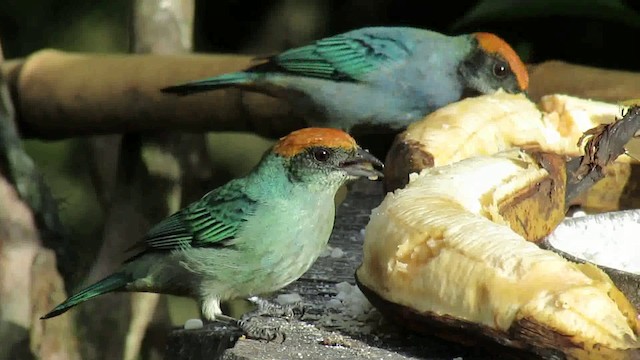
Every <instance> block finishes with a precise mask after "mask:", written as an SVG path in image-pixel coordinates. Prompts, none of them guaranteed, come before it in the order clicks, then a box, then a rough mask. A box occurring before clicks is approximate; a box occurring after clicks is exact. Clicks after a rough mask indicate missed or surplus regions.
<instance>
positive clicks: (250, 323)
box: [237, 317, 287, 343]
mask: <svg viewBox="0 0 640 360" xmlns="http://www.w3.org/2000/svg"><path fill="white" fill-rule="evenodd" d="M254 320H255V317H251V318H246V319H245V318H243V319H241V320H238V323H237V324H238V327H239V328H240V329H241V330H242V331H243V332H244V334H245V337H246V338H247V339H254V340H265V341H267V342H270V341H273V340H276V339H277V338H281V339H282V341H281V342H280V343H283V342H284V341H285V339H286V338H287V336H286V334H285V333H284V332H282V331H281V330H280V327H279V326H270V325H265V324H260V323H258V322H256V321H254Z"/></svg>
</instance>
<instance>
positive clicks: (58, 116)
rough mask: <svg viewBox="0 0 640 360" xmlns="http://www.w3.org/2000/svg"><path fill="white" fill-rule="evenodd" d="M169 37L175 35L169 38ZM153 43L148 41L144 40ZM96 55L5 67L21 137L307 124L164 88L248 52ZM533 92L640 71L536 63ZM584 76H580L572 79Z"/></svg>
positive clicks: (638, 88) (624, 80) (256, 103)
mask: <svg viewBox="0 0 640 360" xmlns="http://www.w3.org/2000/svg"><path fill="white" fill-rule="evenodd" d="M169 39H170V38H169ZM140 46H143V47H148V46H150V45H148V44H147V45H140ZM157 49H158V51H162V52H163V53H165V54H162V55H158V54H145V55H142V54H130V55H125V54H122V55H115V54H111V55H99V54H82V53H67V52H61V51H55V50H42V51H39V52H36V53H34V54H33V55H31V56H29V57H28V58H26V59H24V60H13V61H9V62H7V64H5V65H3V66H2V68H1V70H2V72H3V74H5V75H6V77H7V79H8V81H9V82H10V87H11V89H12V95H13V98H14V100H15V104H16V107H17V113H18V115H19V116H18V119H19V124H20V128H21V131H22V134H23V136H26V137H36V138H43V139H60V138H68V137H74V136H84V135H98V134H115V133H124V132H128V131H175V130H182V131H194V132H201V131H207V130H208V131H245V132H254V133H256V134H259V135H263V136H266V137H278V136H281V135H284V134H286V133H288V132H289V131H291V130H294V129H296V128H299V127H302V126H304V121H303V120H302V119H300V118H299V117H296V116H294V115H293V114H292V113H291V110H290V108H289V107H288V106H287V105H286V104H285V103H284V102H283V101H281V100H277V99H274V98H272V97H269V96H266V95H262V94H257V93H250V92H246V91H240V90H237V89H227V90H218V91H212V92H208V93H204V94H198V95H192V96H187V97H179V96H175V95H171V94H163V93H161V92H160V91H159V90H160V89H161V88H162V87H164V86H167V85H174V84H177V83H180V82H183V81H187V80H194V79H198V78H202V77H207V76H213V75H216V74H222V73H226V72H231V71H237V70H242V69H244V68H246V67H247V66H249V65H250V64H251V61H252V56H248V55H224V54H215V55H202V54H201V55H193V54H180V55H166V50H164V48H163V46H161V45H158V47H157ZM530 69H531V70H530V72H531V81H530V83H531V86H530V89H529V95H530V97H531V98H532V99H534V100H536V99H539V98H540V96H542V95H545V94H551V93H565V94H569V95H573V96H579V97H586V98H593V99H599V100H604V101H619V100H626V99H631V98H640V73H634V72H628V71H617V70H609V69H598V68H593V67H588V66H582V65H576V64H569V63H564V62H559V61H548V62H545V63H541V64H537V65H532V66H531V67H530ZM575 79H580V81H575Z"/></svg>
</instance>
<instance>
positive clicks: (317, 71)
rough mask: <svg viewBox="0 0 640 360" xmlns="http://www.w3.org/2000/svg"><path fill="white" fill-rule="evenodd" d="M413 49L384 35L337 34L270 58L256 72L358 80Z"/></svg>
mask: <svg viewBox="0 0 640 360" xmlns="http://www.w3.org/2000/svg"><path fill="white" fill-rule="evenodd" d="M409 54H410V51H409V49H408V48H407V47H406V46H405V45H404V44H403V43H402V42H401V41H399V40H397V39H394V38H392V37H385V36H383V35H381V34H375V35H374V34H367V33H363V34H351V35H336V36H332V37H329V38H325V39H321V40H318V41H316V42H314V43H313V44H310V45H306V46H303V47H299V48H294V49H291V50H287V51H285V52H283V53H281V54H278V55H275V56H272V57H269V58H267V59H268V62H267V63H266V64H261V65H258V66H256V67H255V68H254V70H256V71H262V70H272V71H273V70H276V71H281V72H286V73H291V74H295V75H298V76H306V77H315V78H321V79H329V80H335V81H358V80H361V79H362V77H363V76H364V75H365V74H367V73H370V72H372V71H374V70H378V69H380V68H383V67H385V66H388V65H390V64H393V63H396V62H397V61H401V60H403V59H404V58H406V57H407V56H409Z"/></svg>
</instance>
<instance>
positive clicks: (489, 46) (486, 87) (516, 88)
mask: <svg viewBox="0 0 640 360" xmlns="http://www.w3.org/2000/svg"><path fill="white" fill-rule="evenodd" d="M471 41H472V43H473V46H472V51H471V52H470V53H469V55H468V56H467V57H466V58H465V59H464V61H463V62H462V63H461V65H460V67H459V69H458V70H459V72H460V75H461V76H462V78H463V80H464V82H465V85H466V88H467V89H466V90H467V91H468V92H471V93H475V95H479V94H489V93H493V92H495V91H496V90H498V89H499V88H502V89H503V90H504V91H506V92H508V93H512V94H516V93H520V92H526V90H527V87H528V86H529V74H528V73H527V68H526V66H525V65H524V63H523V62H522V60H520V57H519V56H518V54H516V52H515V51H514V50H513V49H512V48H511V46H509V44H507V42H506V41H504V40H502V39H501V38H500V37H498V36H497V35H494V34H491V33H486V32H478V33H473V34H471Z"/></svg>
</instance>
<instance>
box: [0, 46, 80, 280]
mask: <svg viewBox="0 0 640 360" xmlns="http://www.w3.org/2000/svg"><path fill="white" fill-rule="evenodd" d="M2 60H3V59H2V51H1V49H0V64H2V62H3V61H2ZM0 167H1V168H2V172H3V174H4V176H6V177H7V178H8V179H9V180H10V181H11V183H12V184H13V186H15V188H16V191H17V192H18V194H19V195H20V198H21V199H22V200H23V201H25V202H26V203H27V204H28V205H29V207H30V208H31V211H33V215H34V217H35V221H36V224H37V226H38V229H39V231H40V236H41V239H42V241H43V244H44V245H45V246H46V247H48V248H51V249H53V250H54V251H55V253H56V256H57V257H58V269H59V271H60V273H61V274H62V276H63V277H64V278H65V280H68V279H70V278H71V276H72V271H73V268H74V266H75V263H76V259H77V255H76V254H75V252H74V251H73V249H72V248H71V246H70V243H69V239H68V238H67V236H66V234H65V230H64V228H63V226H62V222H61V221H60V217H59V213H58V204H57V202H56V200H55V199H54V198H53V195H52V194H51V192H50V191H49V188H48V187H47V185H46V184H45V182H44V179H43V178H42V174H41V173H40V171H39V170H38V169H37V168H36V166H35V164H34V162H33V159H31V157H30V156H29V155H28V154H27V153H26V151H25V150H24V147H23V146H22V139H21V138H20V135H19V134H18V130H17V127H16V119H15V107H14V105H13V103H12V101H11V97H10V95H9V88H8V86H7V83H6V79H5V77H4V76H3V74H0ZM67 290H68V289H67Z"/></svg>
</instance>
